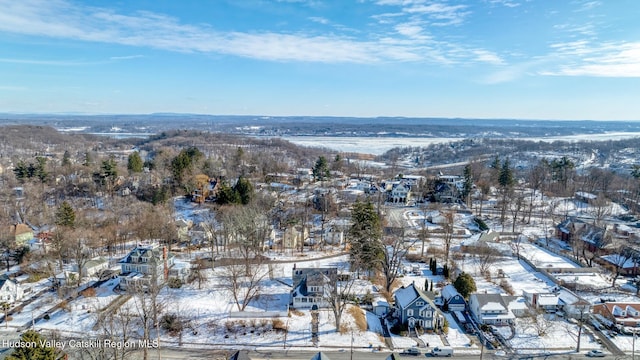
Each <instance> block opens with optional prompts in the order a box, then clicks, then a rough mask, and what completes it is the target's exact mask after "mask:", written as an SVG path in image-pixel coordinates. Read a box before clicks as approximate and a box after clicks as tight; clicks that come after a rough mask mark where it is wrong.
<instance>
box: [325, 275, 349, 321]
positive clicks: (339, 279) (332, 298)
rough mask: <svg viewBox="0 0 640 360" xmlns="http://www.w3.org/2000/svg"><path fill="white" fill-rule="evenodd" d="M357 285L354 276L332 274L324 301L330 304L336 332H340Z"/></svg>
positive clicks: (328, 280)
mask: <svg viewBox="0 0 640 360" xmlns="http://www.w3.org/2000/svg"><path fill="white" fill-rule="evenodd" d="M354 283H355V277H354V276H353V274H345V275H341V274H338V273H336V274H331V275H329V279H327V283H326V285H325V289H324V296H323V297H324V299H325V301H326V302H327V303H328V305H329V308H330V309H331V312H332V313H333V318H334V320H335V325H336V331H340V324H341V322H342V314H343V313H344V310H345V309H346V308H347V305H348V304H349V298H350V294H351V289H352V288H353V284H354Z"/></svg>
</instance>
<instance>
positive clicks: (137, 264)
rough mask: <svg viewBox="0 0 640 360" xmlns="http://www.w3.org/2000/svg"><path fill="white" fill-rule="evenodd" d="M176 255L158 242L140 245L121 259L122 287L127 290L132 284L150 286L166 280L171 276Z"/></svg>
mask: <svg viewBox="0 0 640 360" xmlns="http://www.w3.org/2000/svg"><path fill="white" fill-rule="evenodd" d="M173 261H174V256H173V254H169V253H168V252H167V248H166V247H162V248H160V246H158V244H150V245H138V246H136V247H135V248H134V249H133V250H131V252H130V253H129V254H128V255H127V256H125V257H124V258H122V260H120V261H119V264H120V268H121V270H120V289H122V290H126V289H127V288H128V287H130V285H142V286H149V285H150V284H152V283H153V281H155V283H156V285H160V284H162V283H163V282H165V281H166V280H167V279H168V277H169V269H170V268H171V267H173Z"/></svg>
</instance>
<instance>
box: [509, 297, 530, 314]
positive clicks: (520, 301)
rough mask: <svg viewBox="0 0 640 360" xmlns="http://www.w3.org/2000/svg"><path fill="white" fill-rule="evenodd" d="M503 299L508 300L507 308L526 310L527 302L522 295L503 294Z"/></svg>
mask: <svg viewBox="0 0 640 360" xmlns="http://www.w3.org/2000/svg"><path fill="white" fill-rule="evenodd" d="M505 300H506V301H507V302H508V305H507V307H508V308H509V310H511V311H513V310H526V309H528V308H529V306H527V302H526V301H525V299H524V297H522V296H505Z"/></svg>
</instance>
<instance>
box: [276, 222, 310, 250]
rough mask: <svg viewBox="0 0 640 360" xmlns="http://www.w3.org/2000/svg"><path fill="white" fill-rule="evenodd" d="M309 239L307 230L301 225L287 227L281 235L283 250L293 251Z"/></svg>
mask: <svg viewBox="0 0 640 360" xmlns="http://www.w3.org/2000/svg"><path fill="white" fill-rule="evenodd" d="M307 239H309V229H307V228H306V227H304V226H301V225H294V226H289V227H287V228H286V229H285V230H284V233H283V234H282V245H283V246H284V248H285V249H295V248H297V247H298V246H300V244H302V243H303V242H305V241H306V240H307Z"/></svg>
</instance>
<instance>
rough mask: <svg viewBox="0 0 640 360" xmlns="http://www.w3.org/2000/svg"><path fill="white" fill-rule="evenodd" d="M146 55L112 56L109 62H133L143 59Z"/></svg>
mask: <svg viewBox="0 0 640 360" xmlns="http://www.w3.org/2000/svg"><path fill="white" fill-rule="evenodd" d="M143 57H144V55H126V56H112V57H110V58H109V60H132V59H140V58H143Z"/></svg>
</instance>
